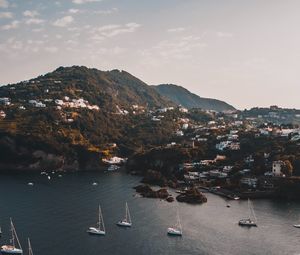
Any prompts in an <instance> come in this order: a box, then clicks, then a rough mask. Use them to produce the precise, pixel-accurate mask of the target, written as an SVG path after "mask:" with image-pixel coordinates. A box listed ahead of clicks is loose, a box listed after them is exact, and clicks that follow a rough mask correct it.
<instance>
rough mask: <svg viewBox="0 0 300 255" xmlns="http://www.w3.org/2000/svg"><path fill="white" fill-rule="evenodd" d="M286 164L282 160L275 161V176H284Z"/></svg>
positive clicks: (273, 170) (273, 171)
mask: <svg viewBox="0 0 300 255" xmlns="http://www.w3.org/2000/svg"><path fill="white" fill-rule="evenodd" d="M284 165H285V164H284V162H283V161H281V160H278V161H273V165H272V173H273V176H276V177H280V176H284V174H283V172H282V170H283V167H284Z"/></svg>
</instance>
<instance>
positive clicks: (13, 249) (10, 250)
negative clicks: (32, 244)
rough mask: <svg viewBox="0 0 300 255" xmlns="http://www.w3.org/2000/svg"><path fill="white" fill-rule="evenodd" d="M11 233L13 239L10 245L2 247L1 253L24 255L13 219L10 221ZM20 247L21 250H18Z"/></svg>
mask: <svg viewBox="0 0 300 255" xmlns="http://www.w3.org/2000/svg"><path fill="white" fill-rule="evenodd" d="M10 231H11V239H10V243H11V244H10V245H2V246H1V253H2V254H23V250H22V247H21V244H20V241H19V238H18V235H17V232H16V229H15V226H14V224H13V221H12V219H10ZM17 247H19V248H17Z"/></svg>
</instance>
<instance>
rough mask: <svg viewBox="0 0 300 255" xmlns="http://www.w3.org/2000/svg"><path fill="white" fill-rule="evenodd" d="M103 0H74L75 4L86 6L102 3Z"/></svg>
mask: <svg viewBox="0 0 300 255" xmlns="http://www.w3.org/2000/svg"><path fill="white" fill-rule="evenodd" d="M101 1H102V0H72V2H73V3H74V4H86V3H95V2H101Z"/></svg>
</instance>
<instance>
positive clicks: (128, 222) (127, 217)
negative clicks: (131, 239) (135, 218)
mask: <svg viewBox="0 0 300 255" xmlns="http://www.w3.org/2000/svg"><path fill="white" fill-rule="evenodd" d="M117 225H118V226H120V227H131V226H132V221H131V217H130V212H129V208H128V204H127V202H126V205H125V217H124V219H123V220H120V221H119V222H118V223H117Z"/></svg>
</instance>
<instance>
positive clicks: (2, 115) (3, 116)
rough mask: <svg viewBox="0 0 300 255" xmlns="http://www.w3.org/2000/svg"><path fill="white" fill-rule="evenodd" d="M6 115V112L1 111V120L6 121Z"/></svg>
mask: <svg viewBox="0 0 300 255" xmlns="http://www.w3.org/2000/svg"><path fill="white" fill-rule="evenodd" d="M5 117H6V113H5V112H4V111H0V118H3V119H5Z"/></svg>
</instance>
